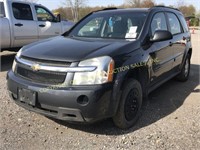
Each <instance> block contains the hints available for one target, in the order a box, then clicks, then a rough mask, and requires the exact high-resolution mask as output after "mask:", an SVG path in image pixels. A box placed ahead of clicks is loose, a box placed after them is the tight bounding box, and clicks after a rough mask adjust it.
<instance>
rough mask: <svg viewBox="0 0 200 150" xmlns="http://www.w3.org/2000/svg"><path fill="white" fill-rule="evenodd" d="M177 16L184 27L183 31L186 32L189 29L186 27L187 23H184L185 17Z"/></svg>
mask: <svg viewBox="0 0 200 150" xmlns="http://www.w3.org/2000/svg"><path fill="white" fill-rule="evenodd" d="M179 18H180V21H181V24H182V27H183V29H184V32H188V31H189V29H188V25H187V23H186V20H185V18H184V17H183V16H182V15H179Z"/></svg>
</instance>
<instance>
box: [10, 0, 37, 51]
mask: <svg viewBox="0 0 200 150" xmlns="http://www.w3.org/2000/svg"><path fill="white" fill-rule="evenodd" d="M11 5H12V6H11V7H12V11H13V22H12V25H13V30H14V31H13V36H14V37H12V38H14V43H13V44H14V47H20V46H24V45H26V44H29V43H31V42H34V41H37V40H38V30H37V24H36V22H35V21H34V19H33V13H32V10H31V7H30V5H29V4H24V3H20V2H13V3H12V4H11Z"/></svg>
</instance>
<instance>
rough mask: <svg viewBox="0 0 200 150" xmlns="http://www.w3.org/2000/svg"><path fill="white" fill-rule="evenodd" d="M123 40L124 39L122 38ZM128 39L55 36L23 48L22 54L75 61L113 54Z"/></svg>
mask: <svg viewBox="0 0 200 150" xmlns="http://www.w3.org/2000/svg"><path fill="white" fill-rule="evenodd" d="M121 41H122V40H121ZM128 43H130V42H128V41H125V40H124V41H123V42H116V40H115V41H114V40H111V41H110V40H94V39H93V40H92V39H85V38H84V40H83V39H78V38H68V37H63V36H59V37H55V38H50V39H46V40H43V41H39V42H36V43H32V44H29V45H27V46H25V47H23V48H22V54H21V55H22V56H25V57H31V58H35V59H42V60H52V61H68V62H75V61H81V60H84V59H88V58H93V57H98V56H105V55H111V53H113V52H114V51H116V50H117V49H119V48H121V47H123V46H125V45H127V44H128Z"/></svg>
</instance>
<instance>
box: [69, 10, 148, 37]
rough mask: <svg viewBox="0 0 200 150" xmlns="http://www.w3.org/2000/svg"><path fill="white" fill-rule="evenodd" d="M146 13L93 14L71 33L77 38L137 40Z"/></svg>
mask: <svg viewBox="0 0 200 150" xmlns="http://www.w3.org/2000/svg"><path fill="white" fill-rule="evenodd" d="M145 19H146V13H144V12H142V13H130V12H129V13H123V14H112V15H111V14H98V15H97V14H96V15H95V14H93V15H91V16H89V17H88V18H86V19H85V20H84V21H82V22H81V23H80V24H79V25H78V26H77V27H76V28H74V30H73V31H72V32H71V36H75V37H89V38H90V37H91V38H113V39H114V38H118V39H136V38H137V37H138V35H139V34H140V32H141V29H142V27H143V24H144V21H145Z"/></svg>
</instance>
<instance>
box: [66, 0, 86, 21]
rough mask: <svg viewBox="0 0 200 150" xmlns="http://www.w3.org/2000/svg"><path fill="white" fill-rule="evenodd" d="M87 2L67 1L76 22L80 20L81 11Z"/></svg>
mask: <svg viewBox="0 0 200 150" xmlns="http://www.w3.org/2000/svg"><path fill="white" fill-rule="evenodd" d="M86 1H87V0H66V4H67V7H70V8H71V11H72V15H73V19H74V21H75V22H77V21H78V19H79V9H80V7H82V6H84V4H85V3H86Z"/></svg>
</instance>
